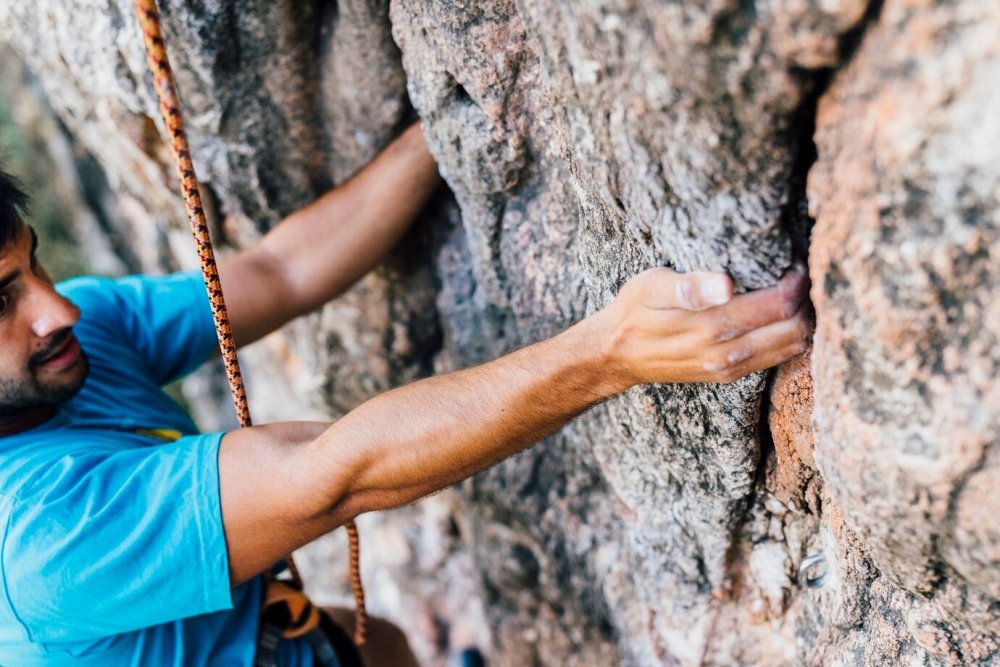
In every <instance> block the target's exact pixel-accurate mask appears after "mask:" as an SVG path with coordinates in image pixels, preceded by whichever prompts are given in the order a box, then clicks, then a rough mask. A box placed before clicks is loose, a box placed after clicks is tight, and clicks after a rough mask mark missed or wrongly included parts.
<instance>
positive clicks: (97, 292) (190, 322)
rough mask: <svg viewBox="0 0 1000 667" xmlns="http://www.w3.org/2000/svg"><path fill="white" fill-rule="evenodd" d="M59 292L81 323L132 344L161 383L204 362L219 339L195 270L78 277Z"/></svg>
mask: <svg viewBox="0 0 1000 667" xmlns="http://www.w3.org/2000/svg"><path fill="white" fill-rule="evenodd" d="M59 290H60V291H61V292H62V293H63V294H65V295H66V296H67V297H68V298H70V299H71V300H72V301H73V302H74V303H76V304H77V305H78V306H79V307H80V310H81V313H82V315H81V323H80V325H79V326H86V327H91V329H92V330H93V331H94V332H95V334H96V335H98V336H101V335H103V336H105V337H111V338H112V340H113V342H114V343H115V344H117V345H129V346H130V347H131V348H132V349H133V350H134V351H135V353H136V355H137V356H138V358H139V361H140V363H141V364H142V365H143V366H144V367H145V369H146V371H147V372H148V373H149V376H150V377H151V378H153V379H154V380H155V381H156V382H157V383H158V384H161V385H163V384H167V383H169V382H172V381H174V380H176V379H179V378H181V377H183V376H185V375H187V374H188V373H190V372H191V371H193V370H195V369H196V368H198V366H200V365H201V364H203V363H204V362H205V361H206V360H208V358H209V357H210V356H211V354H212V352H213V351H214V350H215V349H216V347H217V345H218V342H217V338H216V334H215V324H214V322H213V319H212V311H211V308H210V307H209V304H208V294H207V292H206V291H205V285H204V283H203V282H202V278H201V274H200V273H198V272H197V271H190V272H186V273H174V274H170V275H166V276H141V275H136V276H127V277H125V278H119V279H117V280H111V279H107V278H77V279H73V280H70V281H67V282H65V283H60V285H59Z"/></svg>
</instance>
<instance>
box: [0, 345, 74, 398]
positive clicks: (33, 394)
mask: <svg viewBox="0 0 1000 667" xmlns="http://www.w3.org/2000/svg"><path fill="white" fill-rule="evenodd" d="M72 335H73V333H72V330H71V329H65V330H64V331H62V332H60V333H59V334H57V335H56V336H54V337H53V339H52V342H51V343H50V344H49V345H46V347H45V349H44V350H41V351H40V352H38V353H36V354H34V355H32V357H31V358H30V359H29V360H28V372H27V374H26V375H25V376H24V377H21V378H0V415H4V416H6V415H13V414H17V413H21V412H27V411H30V410H37V409H39V408H55V407H57V406H59V405H60V404H62V403H65V402H66V401H68V400H69V399H71V398H73V397H74V396H76V394H77V393H78V392H79V391H80V389H81V388H82V387H83V383H84V380H86V379H87V372H88V371H89V370H90V363H89V362H88V360H87V355H86V354H85V353H84V351H83V350H82V349H81V350H80V358H79V360H78V361H77V363H76V364H74V366H73V367H72V368H69V369H66V371H65V375H66V377H61V378H59V379H58V380H49V381H44V382H43V381H42V380H41V379H39V377H38V374H37V372H36V369H37V368H38V366H39V365H40V364H41V363H42V362H44V361H45V358H46V357H48V356H49V355H50V354H51V353H52V352H53V351H55V350H57V349H59V347H60V346H61V345H63V343H65V342H66V340H67V339H68V338H69V337H70V336H72Z"/></svg>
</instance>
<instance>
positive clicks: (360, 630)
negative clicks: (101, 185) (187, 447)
mask: <svg viewBox="0 0 1000 667" xmlns="http://www.w3.org/2000/svg"><path fill="white" fill-rule="evenodd" d="M135 10H136V15H137V16H138V18H139V25H140V26H141V27H142V35H143V40H144V42H145V44H146V56H147V59H148V61H149V68H150V70H151V71H152V73H153V83H154V85H155V87H156V94H157V98H158V99H159V104H160V113H161V114H163V122H164V124H165V125H166V128H167V132H168V133H169V134H170V148H171V151H172V152H173V155H174V160H175V162H176V163H177V171H178V174H179V176H180V182H181V192H182V194H183V198H184V208H185V209H186V211H187V214H188V219H189V221H190V223H191V232H192V234H193V235H194V242H195V247H196V249H197V251H198V259H199V261H200V263H201V272H202V277H203V278H204V280H205V289H206V290H207V291H208V299H209V304H210V305H211V308H212V317H213V318H214V320H215V330H216V333H217V334H218V337H219V347H220V348H221V349H222V360H223V363H224V364H225V367H226V376H227V377H228V378H229V389H230V391H231V393H232V397H233V404H234V405H235V407H236V415H237V417H238V418H239V424H240V426H241V427H243V428H246V427H248V426H250V425H251V424H252V422H251V420H250V409H249V407H248V405H247V396H246V390H245V389H244V387H243V376H242V374H241V373H240V363H239V359H238V358H237V356H236V344H235V343H234V341H233V333H232V330H231V329H230V327H229V315H228V313H227V311H226V302H225V299H224V298H223V295H222V285H221V283H220V282H219V270H218V267H217V266H216V263H215V253H214V251H213V250H212V240H211V238H210V237H209V233H208V223H207V221H206V219H205V210H204V208H202V203H201V194H200V192H199V191H198V179H197V177H196V176H195V171H194V163H193V161H192V159H191V151H190V149H189V148H188V142H187V135H186V133H185V132H184V122H183V119H182V117H181V107H180V101H179V99H178V97H177V89H176V87H175V85H174V76H173V72H172V70H171V69H170V61H169V60H168V59H167V51H166V46H165V44H164V41H163V36H162V33H161V31H160V15H159V12H158V11H157V8H156V2H155V0H136V2H135ZM345 527H346V529H347V537H348V550H349V556H350V566H351V590H352V592H353V593H354V600H355V604H356V610H355V615H356V621H355V623H356V625H355V630H354V642H355V643H356V644H357V645H358V646H361V645H362V644H364V642H365V634H366V631H367V624H368V617H367V614H366V613H365V593H364V588H363V587H362V584H361V570H360V566H359V564H360V547H359V540H358V529H357V526H356V525H355V524H354V522H353V521H349V522H347V524H346V526H345ZM285 560H286V563H287V565H288V570H289V572H290V573H291V576H292V580H293V585H294V588H295V589H297V590H298V597H297V598H296V599H295V601H294V603H293V604H296V605H301V604H304V605H306V606H307V607H308V609H306V610H304V611H305V612H306V614H307V619H308V620H307V621H306V626H303V627H307V629H306V630H303V632H302V633H300V634H301V635H304V634H305V633H306V632H308V631H309V630H315V629H316V628H317V627H318V626H319V625H320V623H321V619H322V614H320V613H319V611H318V610H316V608H315V607H314V606H313V605H312V603H311V602H310V601H309V599H308V598H306V597H305V595H304V594H303V593H302V592H301V590H302V578H301V577H300V576H299V571H298V568H296V566H295V562H294V561H293V560H292V557H291V555H289V556H288V557H287V558H286V559H285ZM278 583H281V582H276V581H275V580H274V579H273V578H270V577H269V581H268V586H269V595H270V590H271V587H273V586H276V585H277V584H278ZM303 601H304V602H303ZM275 604H283V605H288V604H289V603H288V600H287V599H286V598H281V596H278V602H276V603H275ZM310 610H311V612H310ZM266 613H267V609H266V608H265V614H266ZM300 629H301V628H300ZM286 636H288V635H286Z"/></svg>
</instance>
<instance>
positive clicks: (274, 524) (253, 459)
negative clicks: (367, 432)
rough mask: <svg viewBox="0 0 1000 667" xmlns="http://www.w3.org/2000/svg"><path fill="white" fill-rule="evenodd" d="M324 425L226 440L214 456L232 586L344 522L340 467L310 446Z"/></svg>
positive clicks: (244, 433) (243, 432)
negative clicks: (340, 510) (340, 508)
mask: <svg viewBox="0 0 1000 667" xmlns="http://www.w3.org/2000/svg"><path fill="white" fill-rule="evenodd" d="M327 427H328V424H322V423H317V422H286V423H280V424H269V425H266V426H255V427H252V428H245V429H240V430H238V431H233V432H231V433H227V434H226V435H225V436H224V437H223V439H222V445H221V448H220V450H219V486H220V498H221V506H222V523H223V526H224V528H225V534H226V544H227V548H228V551H229V574H230V581H231V583H232V584H233V585H234V586H236V585H239V584H241V583H243V582H244V581H246V580H248V579H250V578H251V577H253V576H255V575H257V574H259V573H261V572H263V571H265V570H267V569H268V568H270V567H271V566H272V565H273V564H274V563H275V562H277V561H278V560H280V559H281V558H283V557H284V556H287V555H288V554H290V553H291V552H292V551H294V550H295V549H298V548H299V547H301V546H304V545H305V544H307V543H309V542H311V541H312V540H314V539H316V538H317V537H319V536H320V535H323V534H325V533H328V532H330V531H331V530H333V529H334V528H336V527H337V526H338V525H340V524H341V523H343V522H344V521H346V520H347V518H349V517H347V516H340V513H339V512H337V511H336V509H335V508H336V507H337V505H338V500H339V498H340V497H341V496H342V493H341V490H342V489H345V488H346V487H347V472H346V468H342V469H338V467H337V466H336V465H330V462H329V461H328V460H326V458H327V457H324V456H322V450H320V449H319V448H318V447H317V446H316V440H317V438H318V437H319V436H320V434H322V433H323V432H324V431H325V430H326V428H327Z"/></svg>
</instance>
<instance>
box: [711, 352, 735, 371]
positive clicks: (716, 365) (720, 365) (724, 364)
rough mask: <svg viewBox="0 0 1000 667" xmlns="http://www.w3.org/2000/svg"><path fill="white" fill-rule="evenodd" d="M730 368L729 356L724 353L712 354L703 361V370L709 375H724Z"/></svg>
mask: <svg viewBox="0 0 1000 667" xmlns="http://www.w3.org/2000/svg"><path fill="white" fill-rule="evenodd" d="M731 366H732V363H731V362H730V361H729V355H728V354H726V353H725V352H712V353H710V354H708V355H707V358H706V359H705V370H707V371H709V372H711V373H726V372H727V371H729V369H730V367H731Z"/></svg>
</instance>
